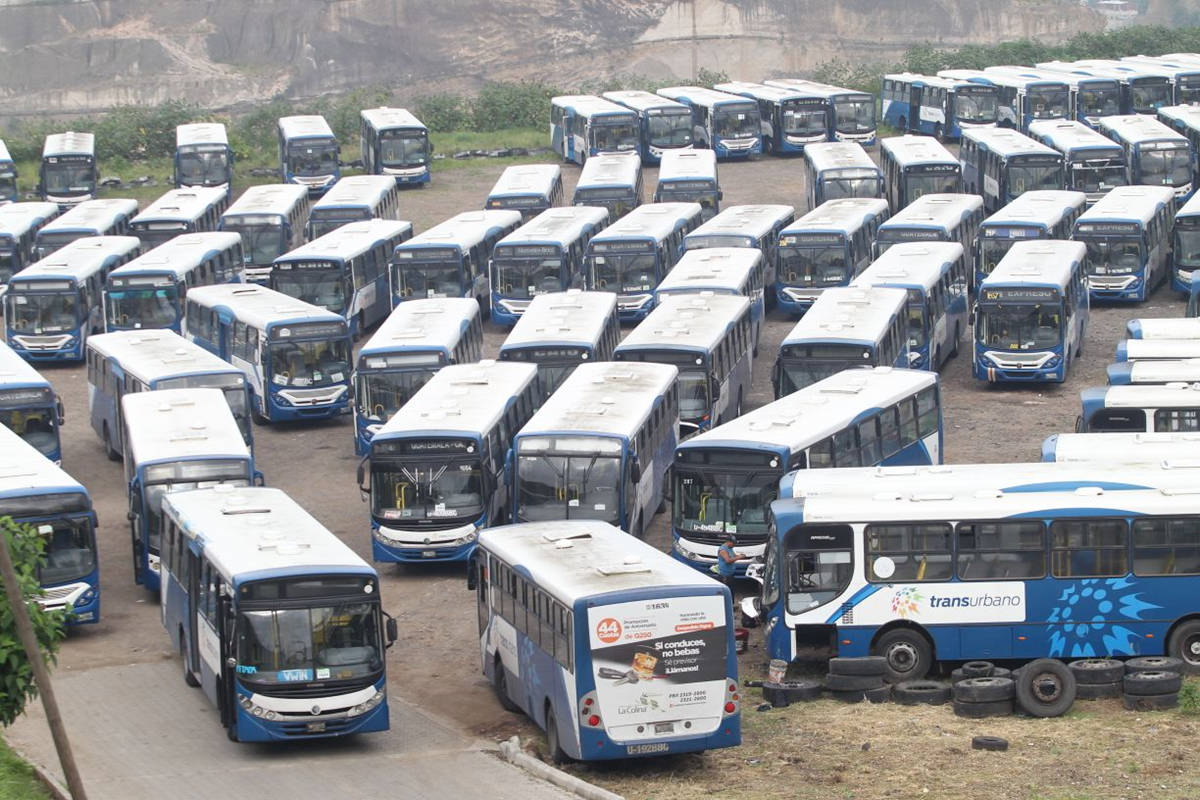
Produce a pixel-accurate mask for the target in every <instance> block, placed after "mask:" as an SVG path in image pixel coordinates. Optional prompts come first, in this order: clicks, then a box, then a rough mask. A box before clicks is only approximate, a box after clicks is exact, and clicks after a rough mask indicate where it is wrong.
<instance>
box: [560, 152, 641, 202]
mask: <svg viewBox="0 0 1200 800" xmlns="http://www.w3.org/2000/svg"><path fill="white" fill-rule="evenodd" d="M641 171H642V159H641V157H640V156H639V155H638V154H637V153H635V152H633V151H630V152H628V153H601V154H600V155H595V156H592V157H591V158H589V159H588V160H587V162H586V163H584V165H583V169H582V170H581V171H580V173H579V181H578V183H576V184H575V191H576V193H578V192H579V190H580V189H591V188H593V187H596V186H636V185H637V180H638V175H639V174H640V173H641Z"/></svg>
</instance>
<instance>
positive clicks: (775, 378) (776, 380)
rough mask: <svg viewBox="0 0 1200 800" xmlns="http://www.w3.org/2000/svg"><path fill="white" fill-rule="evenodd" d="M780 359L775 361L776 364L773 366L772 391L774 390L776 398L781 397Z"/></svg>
mask: <svg viewBox="0 0 1200 800" xmlns="http://www.w3.org/2000/svg"><path fill="white" fill-rule="evenodd" d="M779 369H780V367H779V359H775V363H774V364H772V365H771V389H772V390H774V393H775V397H776V398H778V397H779Z"/></svg>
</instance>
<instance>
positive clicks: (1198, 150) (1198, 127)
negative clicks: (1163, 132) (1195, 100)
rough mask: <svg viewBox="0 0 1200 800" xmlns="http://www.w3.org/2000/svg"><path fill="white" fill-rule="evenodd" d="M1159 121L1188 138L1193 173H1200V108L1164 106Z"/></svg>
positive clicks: (1160, 111)
mask: <svg viewBox="0 0 1200 800" xmlns="http://www.w3.org/2000/svg"><path fill="white" fill-rule="evenodd" d="M1158 121H1159V122H1161V123H1163V124H1164V125H1166V126H1167V127H1169V128H1171V129H1172V130H1174V131H1176V132H1177V133H1180V134H1182V135H1183V136H1186V137H1187V140H1188V141H1189V142H1190V143H1191V145H1192V172H1193V173H1200V106H1164V107H1163V108H1160V109H1159V110H1158Z"/></svg>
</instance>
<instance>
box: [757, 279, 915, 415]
mask: <svg viewBox="0 0 1200 800" xmlns="http://www.w3.org/2000/svg"><path fill="white" fill-rule="evenodd" d="M907 306H908V292H907V291H905V290H904V289H884V288H875V287H868V288H865V289H864V288H859V287H857V286H837V287H834V288H831V289H826V290H825V291H824V292H822V293H821V296H820V297H818V298H817V299H816V301H814V302H813V304H812V305H811V306H810V307H809V309H808V312H807V313H805V315H804V316H803V317H801V318H800V321H799V322H797V323H796V326H795V327H794V328H792V330H791V332H790V333H788V334H787V336H785V337H784V338H783V342H781V343H780V345H779V354H778V355H777V356H776V358H775V364H774V367H773V368H772V370H771V386H772V387H773V388H774V390H775V399H776V400H778V399H779V398H781V397H786V396H787V395H790V394H793V393H794V392H797V391H800V390H801V389H804V388H805V387H807V386H811V385H812V384H814V383H816V382H818V381H820V380H823V379H825V378H828V377H829V376H830V375H835V374H837V373H839V372H841V371H842V370H846V369H854V368H856V367H903V368H907V367H908V365H909V356H908V334H907V331H906V313H907Z"/></svg>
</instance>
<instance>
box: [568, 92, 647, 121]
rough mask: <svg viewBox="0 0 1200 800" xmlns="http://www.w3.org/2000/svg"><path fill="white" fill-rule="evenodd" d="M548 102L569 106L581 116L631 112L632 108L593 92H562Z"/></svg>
mask: <svg viewBox="0 0 1200 800" xmlns="http://www.w3.org/2000/svg"><path fill="white" fill-rule="evenodd" d="M550 104H551V105H555V106H562V107H564V108H570V109H571V110H572V111H574V112H575V113H576V114H579V115H580V116H583V117H593V116H597V115H601V116H604V115H609V114H631V113H633V111H632V109H629V108H626V107H625V106H622V105H619V104H617V103H613V102H611V101H609V100H605V99H604V98H602V97H597V96H596V95H594V94H563V95H559V96H558V97H552V98H550Z"/></svg>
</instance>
